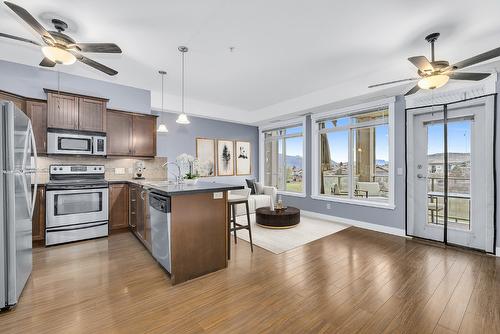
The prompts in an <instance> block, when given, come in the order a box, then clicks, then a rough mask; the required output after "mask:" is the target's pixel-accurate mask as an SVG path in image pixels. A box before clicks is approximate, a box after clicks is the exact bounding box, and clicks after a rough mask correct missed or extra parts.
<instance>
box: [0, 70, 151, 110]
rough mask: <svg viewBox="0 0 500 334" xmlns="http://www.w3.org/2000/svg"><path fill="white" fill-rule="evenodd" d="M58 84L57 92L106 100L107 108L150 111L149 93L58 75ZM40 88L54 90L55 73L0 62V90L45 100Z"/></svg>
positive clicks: (108, 83) (147, 91)
mask: <svg viewBox="0 0 500 334" xmlns="http://www.w3.org/2000/svg"><path fill="white" fill-rule="evenodd" d="M103 75H106V74H103ZM118 75H119V74H118ZM60 83H61V84H60V89H61V91H67V92H71V93H76V94H82V95H89V96H96V97H104V98H108V99H109V102H108V108H111V109H119V110H126V111H133V112H139V113H143V114H149V113H150V112H151V93H150V91H149V90H145V89H139V88H134V87H129V86H124V85H118V84H115V83H112V82H106V81H100V80H94V79H88V78H85V77H81V76H76V75H71V74H66V73H62V72H61V78H60ZM44 88H49V89H54V90H57V71H54V70H47V69H43V68H40V67H33V66H27V65H22V64H17V63H12V62H8V61H3V60H0V90H4V91H7V92H10V93H15V94H19V95H21V96H25V97H31V98H37V99H44V100H45V99H47V95H46V94H45V92H44V91H43V89H44Z"/></svg>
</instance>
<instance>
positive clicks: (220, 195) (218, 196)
mask: <svg viewBox="0 0 500 334" xmlns="http://www.w3.org/2000/svg"><path fill="white" fill-rule="evenodd" d="M223 198H224V194H223V193H222V192H216V193H214V199H223Z"/></svg>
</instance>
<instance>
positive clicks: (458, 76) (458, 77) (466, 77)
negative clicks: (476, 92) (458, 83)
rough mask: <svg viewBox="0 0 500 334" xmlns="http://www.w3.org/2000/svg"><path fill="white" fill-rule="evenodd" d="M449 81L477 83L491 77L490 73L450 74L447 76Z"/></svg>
mask: <svg viewBox="0 0 500 334" xmlns="http://www.w3.org/2000/svg"><path fill="white" fill-rule="evenodd" d="M447 75H448V76H449V77H450V79H454V80H471V81H479V80H483V79H486V78H487V77H489V76H490V75H491V73H456V72H455V73H451V74H447Z"/></svg>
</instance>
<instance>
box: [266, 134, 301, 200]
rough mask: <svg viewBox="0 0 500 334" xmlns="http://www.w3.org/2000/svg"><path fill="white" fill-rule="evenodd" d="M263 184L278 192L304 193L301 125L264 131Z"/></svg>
mask: <svg viewBox="0 0 500 334" xmlns="http://www.w3.org/2000/svg"><path fill="white" fill-rule="evenodd" d="M264 151H265V152H264V154H265V157H264V174H265V175H264V184H265V185H266V186H274V187H276V188H277V189H278V190H279V191H282V192H290V193H304V182H303V166H304V135H303V125H294V126H290V127H286V128H279V129H273V130H266V131H264Z"/></svg>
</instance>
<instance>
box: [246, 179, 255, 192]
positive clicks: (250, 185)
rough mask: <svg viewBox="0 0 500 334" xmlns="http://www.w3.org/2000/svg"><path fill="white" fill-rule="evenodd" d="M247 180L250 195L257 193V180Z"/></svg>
mask: <svg viewBox="0 0 500 334" xmlns="http://www.w3.org/2000/svg"><path fill="white" fill-rule="evenodd" d="M245 181H247V187H248V188H250V195H255V193H256V189H255V180H248V179H247V180H245Z"/></svg>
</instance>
